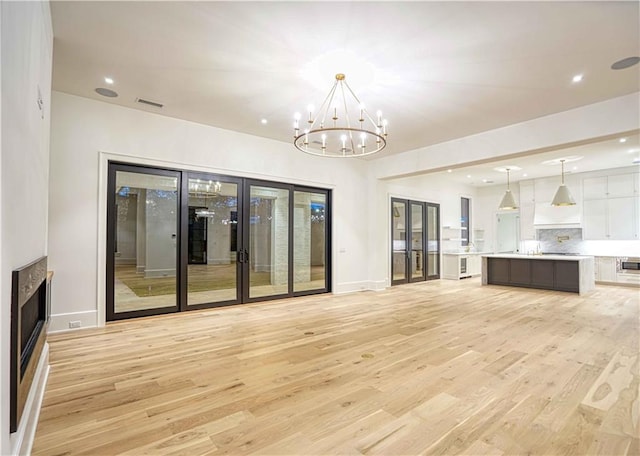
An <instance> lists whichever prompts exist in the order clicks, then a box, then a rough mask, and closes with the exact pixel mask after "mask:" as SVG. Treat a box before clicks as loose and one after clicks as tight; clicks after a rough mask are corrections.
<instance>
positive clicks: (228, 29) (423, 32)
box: [51, 1, 640, 183]
mask: <svg viewBox="0 0 640 456" xmlns="http://www.w3.org/2000/svg"><path fill="white" fill-rule="evenodd" d="M51 10H52V16H53V26H54V36H55V41H54V73H53V87H54V90H59V91H62V92H67V93H71V94H76V95H80V96H84V97H89V98H94V99H99V100H101V101H105V102H109V103H116V104H119V105H123V106H128V107H133V108H136V109H142V110H145V111H150V112H157V113H160V114H163V115H167V116H171V117H177V118H182V119H187V120H192V121H196V122H200V123H204V124H208V125H213V126H217V127H221V128H225V129H230V130H236V131H240V132H244V133H248V134H253V135H258V136H264V137H267V138H272V139H276V140H281V141H286V142H290V141H291V139H292V133H293V132H292V121H293V114H294V113H295V112H297V111H304V110H305V108H306V106H307V105H308V104H309V103H313V104H316V105H319V104H320V103H321V102H322V100H323V99H324V97H325V96H326V94H327V92H328V91H329V89H330V87H331V85H332V83H333V79H334V75H335V73H338V72H343V73H346V75H347V81H348V82H349V83H350V85H351V87H352V88H353V89H354V91H355V92H356V93H357V94H358V96H359V97H360V99H361V100H362V101H363V102H365V103H366V105H367V108H368V109H370V110H376V109H381V110H382V111H383V112H384V116H385V117H386V118H387V119H388V122H389V130H390V133H389V138H388V146H387V148H386V149H385V150H384V151H383V152H381V153H380V154H378V155H377V156H384V155H389V154H396V153H400V152H404V151H407V150H412V149H416V148H419V147H424V146H428V145H432V144H436V143H439V142H443V141H447V140H451V139H455V138H458V137H462V136H467V135H470V134H474V133H478V132H482V131H485V130H490V129H494V128H498V127H502V126H505V125H510V124H513V123H517V122H522V121H526V120H530V119H534V118H537V117H541V116H545V115H548V114H552V113H556V112H560V111H564V110H568V109H572V108H576V107H579V106H583V105H587V104H591V103H595V102H598V101H602V100H605V99H609V98H613V97H617V96H622V95H626V94H629V93H633V92H637V91H639V90H640V82H639V81H640V77H639V74H640V73H639V70H640V65H636V66H633V67H631V68H628V69H625V70H618V71H614V70H611V69H610V66H611V64H612V63H614V62H615V61H618V60H620V59H623V58H626V57H630V56H639V55H640V33H639V28H640V25H639V24H640V21H639V3H638V2H635V1H630V2H614V1H606V2H590V1H589V2H489V3H485V2H60V1H54V2H53V3H52V5H51ZM335 60H342V63H335ZM576 74H583V75H584V79H583V81H582V82H580V83H572V77H573V76H574V75H576ZM105 76H109V77H112V78H113V79H114V80H115V83H114V84H113V85H112V86H108V85H106V84H105V82H104V78H105ZM97 87H108V88H111V89H113V90H115V91H116V92H118V94H119V96H118V97H117V98H105V97H102V96H100V95H98V94H96V93H95V91H94V89H95V88H97ZM138 97H140V98H144V99H148V100H152V101H156V102H160V103H162V104H164V108H162V109H157V108H153V107H146V106H142V105H140V104H138V103H136V102H135V100H136V98H138ZM262 118H265V119H267V121H268V123H267V124H266V125H263V124H262V123H261V122H260V121H261V119H262ZM633 141H635V142H633ZM633 141H630V142H629V144H632V143H633V144H635V147H638V138H637V135H636V136H635V139H634V140H633ZM610 146H615V141H614V142H612V143H607V144H604V143H603V144H601V145H590V146H587V149H588V150H587V149H584V150H583V151H578V154H579V155H584V156H585V159H583V160H582V161H580V162H577V163H576V166H578V167H583V166H585V165H586V164H587V163H590V161H591V160H593V161H599V162H600V164H599V165H589V166H600V167H601V168H602V167H612V166H609V164H610V163H611V157H612V155H610V154H613V152H610ZM291 149H292V153H299V152H297V151H296V150H295V149H294V147H293V145H292V146H291ZM628 149H629V147H627V150H628ZM589 151H591V152H589ZM563 153H565V152H564V151H563ZM625 153H626V152H625ZM567 154H569V152H567ZM571 154H574V153H573V152H571ZM587 155H589V156H590V157H591V158H589V159H587V158H586V156H587ZM620 155H621V156H622V157H623V158H621V163H622V162H624V161H625V160H626V162H627V164H626V165H625V166H628V165H629V164H630V160H628V158H629V155H630V154H628V153H626V155H624V153H623V152H620ZM375 157H376V156H374V158H375ZM557 157H558V154H557V153H556V154H554V156H553V157H552V158H557ZM539 158H541V157H536V158H532V161H531V162H528V161H525V160H524V158H522V157H521V159H518V160H517V162H516V161H514V162H513V164H514V165H517V166H520V167H522V168H523V169H524V170H527V169H530V170H531V171H530V173H533V168H532V167H534V166H535V162H536V161H538V162H539V161H542V160H540V159H539ZM501 164H502V165H505V164H508V163H501ZM495 166H497V165H495ZM495 166H484V167H478V168H473V169H472V170H468V171H466V172H465V174H464V176H466V174H472V175H474V174H475V175H477V176H478V178H479V179H480V180H481V179H482V178H488V179H493V180H494V181H495V182H496V183H497V182H499V179H500V176H501V174H500V173H494V174H493V175H491V172H490V169H491V168H493V167H495ZM546 168H549V167H546ZM551 168H553V169H552V170H551V171H550V172H549V173H548V174H553V173H555V172H557V169H555V168H554V167H551ZM523 172H524V171H523ZM536 172H537V171H536ZM451 174H452V177H453V176H454V175H456V174H457V172H452V173H451ZM514 174H515V173H514ZM529 175H530V176H533V174H529ZM513 177H514V178H515V179H517V178H518V176H517V175H514V176H513ZM465 179H468V178H466V177H465ZM474 179H475V176H474ZM479 183H481V182H479Z"/></svg>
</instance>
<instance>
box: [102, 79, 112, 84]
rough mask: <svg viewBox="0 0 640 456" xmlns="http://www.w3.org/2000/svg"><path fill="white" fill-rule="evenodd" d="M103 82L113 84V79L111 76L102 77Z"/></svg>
mask: <svg viewBox="0 0 640 456" xmlns="http://www.w3.org/2000/svg"><path fill="white" fill-rule="evenodd" d="M104 82H106V83H107V84H113V79H112V78H104Z"/></svg>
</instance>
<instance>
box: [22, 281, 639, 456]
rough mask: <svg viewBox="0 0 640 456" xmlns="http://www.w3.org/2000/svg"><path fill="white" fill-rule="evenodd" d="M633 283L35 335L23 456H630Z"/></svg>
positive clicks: (361, 302)
mask: <svg viewBox="0 0 640 456" xmlns="http://www.w3.org/2000/svg"><path fill="white" fill-rule="evenodd" d="M639 322H640V293H639V291H638V289H634V288H627V287H614V286H598V287H597V288H596V291H594V292H593V293H590V294H588V295H586V296H579V295H577V294H572V293H562V292H552V291H543V290H529V289H516V288H507V287H498V286H484V287H483V286H481V285H480V282H479V279H468V280H463V281H445V280H440V281H433V282H426V283H424V282H423V283H419V284H411V285H404V286H398V287H393V288H391V289H388V290H385V291H382V292H361V293H354V294H348V295H319V296H311V297H304V298H295V299H290V300H282V301H270V302H265V303H259V304H252V305H245V306H235V307H227V308H218V309H212V310H207V311H195V312H187V313H183V314H176V315H169V316H161V317H153V318H145V319H138V320H135V321H133V320H132V321H124V322H118V323H114V324H109V325H108V326H107V327H106V328H100V329H90V330H82V331H77V332H71V333H65V334H56V335H52V336H50V338H49V343H50V361H51V372H50V376H49V381H48V385H47V389H46V393H45V398H44V404H43V408H42V412H41V415H40V421H39V424H38V429H37V432H36V438H35V443H34V447H33V454H34V455H48V456H52V455H92V456H99V455H119V454H126V455H212V456H217V455H243V454H265V455H266V454H271V455H276V454H278V455H285V454H292V455H293V454H295V455H307V454H308V455H328V454H331V455H333V454H345V455H360V454H367V455H369V454H371V455H375V454H382V455H413V454H429V455H453V454H465V455H481V454H482V455H502V454H537V455H583V454H594V455H595V454H599V455H612V456H613V455H615V456H617V455H637V454H639V453H640V440H639V410H640V406H639V398H638V396H639V390H640V386H639V385H640V374H639V366H640V360H639V346H640V345H639V340H638V334H639Z"/></svg>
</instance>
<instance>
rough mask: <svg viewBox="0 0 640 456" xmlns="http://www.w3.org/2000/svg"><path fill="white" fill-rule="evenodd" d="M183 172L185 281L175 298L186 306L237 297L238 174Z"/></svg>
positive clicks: (239, 240) (221, 302)
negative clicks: (185, 226) (232, 175)
mask: <svg viewBox="0 0 640 456" xmlns="http://www.w3.org/2000/svg"><path fill="white" fill-rule="evenodd" d="M186 174H187V178H186V179H185V182H184V184H183V185H184V187H183V194H186V195H187V198H186V205H187V208H188V213H189V218H188V220H187V224H188V229H184V230H183V232H186V233H187V236H184V237H183V239H182V241H183V242H185V241H186V250H187V252H188V255H187V261H186V263H185V264H183V268H184V270H185V271H186V278H185V280H186V284H187V286H186V289H185V290H184V296H183V297H182V299H181V302H186V308H189V309H196V308H202V307H212V306H214V305H227V304H236V303H238V302H241V292H242V290H241V279H240V275H241V273H242V270H241V267H240V265H241V262H240V260H241V258H239V256H240V255H241V252H240V251H239V247H238V246H241V245H242V217H238V212H239V211H241V209H242V204H241V201H242V179H238V178H232V177H228V176H219V175H213V174H204V173H194V172H188V173H186ZM194 260H195V261H194Z"/></svg>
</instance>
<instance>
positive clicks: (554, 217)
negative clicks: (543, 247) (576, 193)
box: [533, 201, 582, 230]
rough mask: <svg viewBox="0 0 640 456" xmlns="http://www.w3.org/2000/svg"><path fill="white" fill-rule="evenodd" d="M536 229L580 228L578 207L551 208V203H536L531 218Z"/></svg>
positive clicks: (579, 210)
mask: <svg viewBox="0 0 640 456" xmlns="http://www.w3.org/2000/svg"><path fill="white" fill-rule="evenodd" d="M533 225H534V227H535V228H536V229H539V230H540V229H556V228H582V211H581V209H580V206H578V205H577V204H576V205H573V206H552V205H551V201H547V202H544V203H536V206H535V212H534V216H533Z"/></svg>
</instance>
